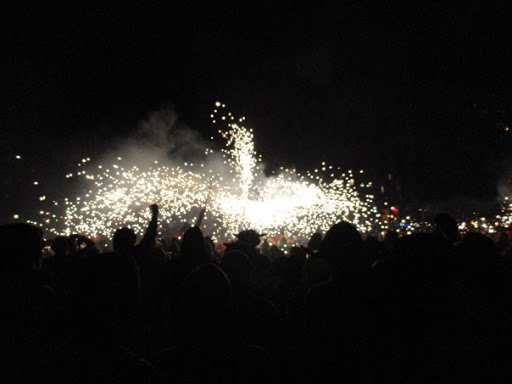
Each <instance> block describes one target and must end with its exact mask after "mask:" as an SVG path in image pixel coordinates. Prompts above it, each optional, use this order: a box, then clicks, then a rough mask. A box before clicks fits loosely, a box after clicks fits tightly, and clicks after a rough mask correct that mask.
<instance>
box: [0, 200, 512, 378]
mask: <svg viewBox="0 0 512 384" xmlns="http://www.w3.org/2000/svg"><path fill="white" fill-rule="evenodd" d="M150 209H151V211H152V218H151V221H150V223H149V225H148V228H147V231H146V233H145V235H144V237H143V238H142V239H141V240H140V241H139V242H137V236H136V235H135V233H134V232H133V231H132V230H131V229H129V228H122V229H119V230H117V231H116V232H115V234H114V237H113V252H103V253H102V252H101V251H100V249H99V248H98V247H97V246H96V244H95V243H94V242H93V241H92V240H91V239H88V238H86V237H83V236H79V235H74V236H69V237H64V236H59V237H56V238H55V239H53V240H52V241H51V250H52V252H51V254H46V253H43V252H42V249H43V233H42V231H41V230H40V229H39V228H37V227H35V226H32V225H29V224H22V223H15V224H7V225H2V226H0V256H1V261H0V270H1V278H0V282H1V294H0V311H1V318H2V322H1V328H0V332H1V335H2V336H1V340H0V344H1V348H2V357H1V358H0V359H1V361H2V367H1V369H0V375H1V376H0V382H1V383H9V382H20V383H36V382H37V383H56V384H57V383H388V382H389V383H448V382H449V383H489V382H500V383H506V382H510V379H511V378H512V360H511V352H512V332H511V325H512V316H511V314H512V310H511V308H512V301H511V292H512V252H511V247H510V246H511V241H510V239H509V238H507V237H506V236H505V237H503V236H502V237H500V241H499V242H494V241H493V240H491V239H490V238H488V237H486V236H485V235H483V234H480V233H467V234H466V235H464V236H462V237H461V236H460V234H459V232H458V230H457V225H456V222H455V220H453V218H451V217H450V216H449V215H447V214H440V215H438V216H437V217H436V221H435V224H436V230H435V231H433V232H432V233H428V234H427V233H422V234H413V235H409V236H405V237H398V236H397V234H396V233H394V232H389V233H388V234H387V236H386V237H385V239H384V240H383V241H379V240H377V239H376V238H374V237H372V236H366V237H365V238H363V236H362V235H361V234H360V233H359V232H358V230H357V229H356V228H355V227H354V226H353V225H351V224H349V223H347V222H340V223H337V224H335V225H333V226H332V227H331V228H330V229H329V230H328V231H327V233H325V235H324V236H322V235H321V234H320V233H316V234H314V235H313V236H312V237H311V239H310V241H309V243H308V244H307V246H301V247H292V248H291V249H290V250H289V252H287V253H286V254H285V253H284V252H283V251H281V250H280V249H279V248H278V247H276V246H269V244H268V243H266V242H265V241H263V240H262V235H260V234H258V233H257V232H256V231H254V230H245V231H242V232H240V233H239V234H238V235H237V240H236V241H234V242H231V243H229V244H225V245H224V246H222V247H219V246H218V245H217V244H214V242H213V241H212V240H211V239H210V238H208V237H206V238H205V237H204V235H203V233H202V231H201V229H200V227H199V226H197V225H196V226H193V227H190V228H188V229H186V231H185V232H184V233H183V236H181V238H179V239H178V238H177V237H174V238H158V239H157V228H158V206H157V205H152V206H151V207H150Z"/></svg>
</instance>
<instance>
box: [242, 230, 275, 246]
mask: <svg viewBox="0 0 512 384" xmlns="http://www.w3.org/2000/svg"><path fill="white" fill-rule="evenodd" d="M266 235H267V234H266V233H258V232H256V231H255V230H254V229H246V230H244V231H241V232H240V233H239V234H237V235H235V236H236V238H237V239H238V240H239V241H241V242H243V243H246V244H248V245H250V246H252V247H256V246H257V245H259V244H260V241H261V239H260V237H262V236H266Z"/></svg>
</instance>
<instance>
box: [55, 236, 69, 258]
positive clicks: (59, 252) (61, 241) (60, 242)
mask: <svg viewBox="0 0 512 384" xmlns="http://www.w3.org/2000/svg"><path fill="white" fill-rule="evenodd" d="M71 244H72V243H71V239H69V238H68V237H66V236H57V237H56V238H55V239H53V240H52V245H51V248H52V251H53V253H55V256H57V257H59V256H68V255H69V254H70V253H71Z"/></svg>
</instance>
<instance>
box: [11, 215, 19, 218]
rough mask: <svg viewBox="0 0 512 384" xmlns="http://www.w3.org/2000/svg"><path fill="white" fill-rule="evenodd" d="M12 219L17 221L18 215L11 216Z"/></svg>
mask: <svg viewBox="0 0 512 384" xmlns="http://www.w3.org/2000/svg"><path fill="white" fill-rule="evenodd" d="M12 217H13V218H14V219H19V218H20V216H19V215H13V216H12Z"/></svg>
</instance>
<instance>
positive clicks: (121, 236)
mask: <svg viewBox="0 0 512 384" xmlns="http://www.w3.org/2000/svg"><path fill="white" fill-rule="evenodd" d="M136 241H137V235H135V232H133V229H131V228H126V227H124V228H121V229H118V230H117V231H116V232H115V233H114V241H113V243H114V244H113V245H114V252H122V251H126V250H129V249H132V248H133V247H135V242H136Z"/></svg>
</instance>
